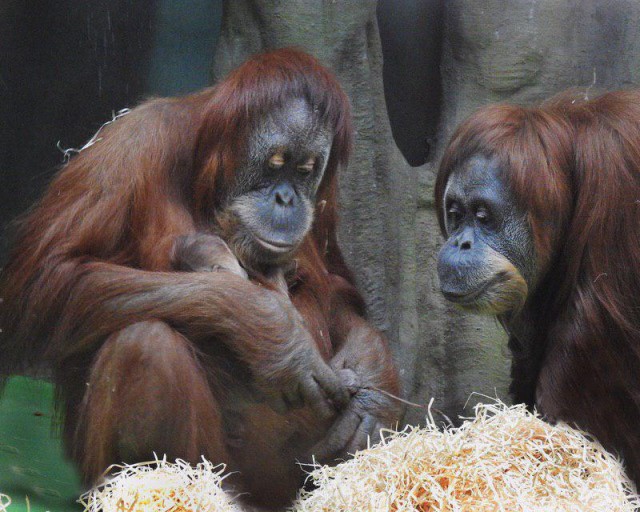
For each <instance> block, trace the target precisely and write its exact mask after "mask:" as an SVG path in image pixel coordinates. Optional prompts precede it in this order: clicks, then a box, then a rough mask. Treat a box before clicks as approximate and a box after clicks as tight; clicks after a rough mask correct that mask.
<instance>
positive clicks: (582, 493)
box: [294, 404, 640, 512]
mask: <svg viewBox="0 0 640 512" xmlns="http://www.w3.org/2000/svg"><path fill="white" fill-rule="evenodd" d="M311 478H312V479H313V481H314V482H315V484H316V485H317V486H318V488H317V489H316V490H314V491H313V492H310V493H303V494H302V495H301V497H300V499H299V500H298V502H297V503H296V504H295V506H294V510H295V511H296V512H310V511H313V512H320V511H327V512H328V511H331V512H334V511H380V512H382V511H384V512H387V511H394V512H396V511H419V512H440V511H442V512H444V511H516V510H519V511H551V510H553V511H576V512H577V511H580V512H585V511H598V512H601V511H604V510H606V511H620V512H622V511H629V512H631V511H633V510H635V508H636V507H638V506H640V499H639V498H638V496H636V495H635V494H634V493H633V489H632V485H631V484H630V483H629V481H628V479H627V478H626V477H625V475H624V472H623V469H622V466H621V464H620V463H619V461H617V460H616V459H615V458H614V457H613V456H611V455H609V454H608V453H606V452H605V451H604V449H603V448H602V447H601V446H600V445H599V444H598V443H596V442H595V441H593V440H591V439H590V438H588V437H586V436H585V435H583V434H582V433H580V432H578V431H576V430H574V429H572V428H570V427H568V426H566V425H562V424H559V425H555V426H553V425H549V424H547V423H545V422H543V421H542V420H540V419H539V418H538V417H536V416H535V415H533V414H530V413H529V412H527V410H526V409H525V408H524V407H523V406H514V407H507V406H505V405H504V404H491V405H484V404H480V405H478V406H476V409H475V418H470V420H469V421H466V422H465V423H464V424H463V425H462V426H461V427H460V428H457V429H454V428H451V429H447V430H445V431H444V432H442V431H440V430H438V428H437V427H436V426H435V422H434V421H433V418H430V420H429V425H428V426H427V427H426V428H412V429H407V430H405V431H404V432H402V433H395V434H391V433H390V434H389V437H387V438H386V439H385V440H384V441H383V443H382V444H380V445H378V446H375V447H373V448H370V449H368V450H364V451H362V452H359V453H357V454H356V456H355V458H354V459H352V460H349V461H347V462H344V463H342V464H340V465H338V466H336V467H326V466H321V467H317V468H316V469H315V470H314V471H313V472H312V473H311Z"/></svg>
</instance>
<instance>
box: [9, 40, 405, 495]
mask: <svg viewBox="0 0 640 512" xmlns="http://www.w3.org/2000/svg"><path fill="white" fill-rule="evenodd" d="M292 97H303V98H307V99H308V100H309V101H310V102H311V103H312V104H313V105H314V106H315V107H316V108H317V111H318V112H320V115H321V116H322V121H323V122H324V123H326V125H327V126H328V127H329V128H330V129H331V130H332V132H333V134H334V139H333V144H332V147H331V153H330V156H329V162H328V165H327V168H326V172H325V175H324V178H323V181H322V183H321V185H320V189H319V190H318V194H317V202H318V205H319V206H318V207H317V208H316V214H315V220H314V224H313V227H312V231H311V232H310V234H309V235H308V236H307V238H306V239H305V241H304V243H303V245H302V247H301V248H300V249H299V251H298V253H297V255H296V259H295V265H293V267H294V271H293V272H289V274H288V283H287V284H288V288H289V296H290V300H291V301H292V303H293V304H294V305H295V307H296V308H297V310H298V311H299V313H300V314H301V315H302V317H303V319H304V323H305V327H306V328H307V330H308V331H309V332H310V334H311V335H312V336H313V338H314V339H315V340H316V342H317V344H318V347H319V348H320V350H321V352H322V353H323V355H324V357H325V359H326V360H329V359H331V358H333V357H337V355H339V354H340V353H346V352H349V351H352V352H353V355H352V356H351V357H352V359H351V360H350V366H353V367H354V369H355V371H356V372H359V371H361V374H360V379H361V382H360V384H361V385H362V386H367V385H369V386H374V385H375V386H377V387H380V388H384V389H387V390H388V391H390V392H392V393H397V392H398V382H397V376H396V373H395V370H394V368H393V364H392V362H391V358H390V355H389V351H388V349H387V346H386V342H385V341H384V339H383V338H382V337H381V335H380V334H378V333H377V332H376V331H375V330H373V329H372V328H370V327H368V326H367V324H366V323H365V322H364V320H363V314H364V308H363V302H362V299H361V298H360V296H359V294H358V292H357V291H356V290H355V288H354V286H353V284H352V282H353V280H352V277H351V274H350V272H349V271H348V269H347V268H346V266H345V264H344V261H343V259H342V256H341V253H340V250H339V248H338V245H337V240H336V222H337V214H336V212H337V203H336V191H337V176H336V171H337V169H338V167H339V166H340V165H344V164H346V162H347V159H348V155H349V151H350V144H351V124H350V113H349V103H348V100H347V98H346V96H345V95H344V93H343V92H342V90H341V89H340V87H339V85H338V83H337V82H336V80H335V78H334V77H333V76H332V75H331V74H330V73H329V72H328V71H327V70H326V69H325V68H323V67H322V66H320V64H319V63H318V62H317V61H316V60H315V59H313V58H312V57H310V56H308V55H306V54H304V53H302V52H299V51H296V50H290V49H285V50H279V51H276V52H271V53H267V54H263V55H260V56H257V57H254V58H253V59H252V60H251V61H249V62H248V63H245V64H244V65H243V66H241V67H240V68H238V69H237V70H235V71H234V72H232V73H231V74H230V75H229V77H228V78H227V79H226V80H224V81H223V82H222V83H221V84H219V85H218V86H216V87H214V88H210V89H207V90H204V91H202V92H200V93H197V94H193V95H191V96H187V97H184V98H177V99H158V100H153V101H149V102H147V103H145V104H143V105H141V106H140V107H138V108H136V109H134V110H133V111H131V113H129V114H128V115H126V116H124V117H123V118H121V119H118V120H117V121H116V122H114V123H112V124H110V125H108V126H106V127H104V129H103V130H102V131H101V132H100V136H99V140H98V142H96V144H95V145H93V146H91V147H89V148H87V149H85V150H83V151H82V152H81V153H80V154H79V155H77V156H76V157H75V158H73V159H72V160H71V162H70V163H69V164H68V165H66V166H65V168H64V169H63V170H62V172H61V173H60V174H59V175H58V176H57V177H56V178H55V179H54V180H53V182H52V183H51V185H50V186H49V188H48V190H47V192H46V194H45V195H44V197H43V198H42V200H41V201H40V202H39V203H38V204H37V205H36V206H35V208H34V209H33V210H32V211H31V212H30V214H29V215H28V216H27V217H26V218H25V219H24V221H23V222H22V224H21V226H20V231H19V236H18V240H17V244H16V245H15V248H14V250H13V253H12V257H11V259H10V263H9V264H8V266H7V267H6V268H5V271H4V273H3V282H2V297H3V299H4V302H3V308H2V316H1V321H2V329H3V331H2V334H1V336H2V338H0V340H1V341H0V351H1V354H2V359H1V360H0V370H1V371H2V373H4V374H10V373H16V372H19V371H22V370H25V369H26V368H29V367H33V366H34V365H42V364H43V363H46V364H49V365H51V367H52V368H53V370H54V380H55V383H56V385H57V389H58V392H59V395H60V400H61V403H62V404H63V405H64V411H65V414H64V416H65V417H64V420H65V422H64V431H65V432H64V434H65V440H66V445H67V448H68V451H69V453H70V455H71V456H72V457H73V458H74V459H75V460H76V461H77V462H78V464H79V466H80V469H81V471H82V474H83V476H84V478H85V480H86V481H87V482H93V481H95V480H96V479H97V478H98V476H99V475H100V473H101V472H102V471H103V470H104V469H105V468H106V467H107V465H109V464H111V463H116V462H121V461H122V460H128V459H129V457H136V456H139V455H140V454H141V453H146V454H147V456H151V452H152V451H154V450H155V451H156V452H158V453H159V454H161V453H164V452H167V454H168V456H169V457H176V456H177V457H182V458H185V459H187V460H190V461H193V462H197V461H198V460H199V458H200V456H202V455H204V456H205V457H207V458H209V459H211V460H213V461H214V462H220V461H224V462H227V463H229V465H230V468H231V469H232V470H239V471H241V472H242V473H241V475H240V477H239V478H237V480H236V484H237V485H239V486H240V489H241V490H242V489H245V490H249V491H251V492H252V493H253V496H254V497H255V499H256V500H258V501H260V502H262V503H266V504H281V503H283V502H285V501H286V500H287V499H289V498H290V497H291V496H292V493H293V492H294V490H295V489H296V487H297V486H298V485H299V483H300V481H301V480H300V478H301V472H300V469H299V468H298V467H297V466H296V464H295V461H296V459H299V458H303V459H304V458H305V457H307V459H308V458H309V457H310V455H311V452H310V450H311V446H312V445H313V444H314V443H316V442H318V441H320V442H321V439H322V438H323V436H324V435H325V433H326V432H327V429H328V428H329V427H330V426H331V421H332V420H331V419H328V420H321V419H318V418H317V417H316V416H315V415H314V414H313V413H312V412H311V411H310V410H309V409H308V408H303V409H300V410H295V411H293V412H289V413H286V414H285V415H279V414H276V413H275V412H273V411H272V410H271V409H269V408H268V407H267V406H266V405H264V404H256V403H254V402H253V401H252V400H251V399H249V398H248V397H247V396H246V393H247V390H246V389H245V386H244V383H245V382H246V381H247V380H249V376H250V374H251V370H252V369H263V370H264V368H269V369H272V370H273V372H274V375H276V374H277V376H278V378H280V379H286V378H287V367H286V364H287V359H286V356H287V354H286V353H283V352H282V351H284V350H285V349H286V344H287V342H288V341H289V338H290V337H291V335H292V332H294V330H295V325H294V324H295V322H294V320H292V316H291V314H289V313H288V308H289V307H290V305H291V303H290V302H289V298H287V297H286V295H283V294H281V293H280V292H278V291H277V290H273V289H272V287H269V286H268V285H267V286H261V285H257V284H255V282H252V281H249V280H245V279H242V278H240V277H238V276H236V275H232V274H230V273H227V272H209V273H205V272H175V271H173V268H172V262H171V257H172V251H173V247H174V243H175V241H176V239H177V238H178V237H180V236H182V235H190V234H195V233H208V232H213V231H215V225H216V211H217V209H218V207H219V206H220V205H221V204H222V202H223V200H224V198H225V194H226V191H227V190H228V189H229V186H230V185H231V184H232V183H233V179H234V171H235V169H236V167H237V165H238V164H239V162H241V160H242V158H243V156H244V150H245V144H246V140H247V136H248V130H249V129H250V127H251V126H252V124H254V123H255V120H256V119H258V118H259V117H260V116H261V115H263V114H265V113H267V112H268V111H270V110H271V109H273V108H274V107H276V106H278V105H280V104H282V102H283V101H284V100H286V99H288V98H292ZM254 277H255V278H257V279H258V280H260V276H254ZM219 340H223V341H224V343H220V342H219ZM279 347H283V348H282V349H281V352H278V348H279ZM86 383H90V385H89V386H87V384H86ZM365 392H366V393H372V392H371V391H365ZM356 396H357V395H356ZM372 408H373V409H375V405H373V406H372ZM379 408H380V410H384V411H386V412H384V411H383V412H380V414H381V417H384V418H385V419H386V420H388V423H391V422H393V421H395V419H396V417H397V408H396V407H395V406H389V405H386V406H385V407H383V406H380V407H379ZM236 409H239V410H236ZM239 417H241V418H243V419H242V420H241V421H239V420H237V418H239ZM225 422H226V425H227V426H226V427H225ZM225 428H226V429H227V431H231V432H235V433H237V435H238V437H239V438H238V439H235V438H234V439H231V440H230V439H229V438H228V436H227V435H225V433H224V432H225Z"/></svg>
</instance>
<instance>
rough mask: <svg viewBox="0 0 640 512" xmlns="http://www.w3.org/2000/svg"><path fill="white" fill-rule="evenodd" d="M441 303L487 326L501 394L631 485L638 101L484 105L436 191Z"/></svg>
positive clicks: (638, 420)
mask: <svg viewBox="0 0 640 512" xmlns="http://www.w3.org/2000/svg"><path fill="white" fill-rule="evenodd" d="M436 201H437V207H438V214H439V216H440V226H441V228H442V231H443V233H444V234H445V235H446V236H447V237H448V240H447V242H446V244H445V245H444V247H443V248H442V250H441V252H440V256H439V261H438V273H439V277H440V284H441V289H442V292H443V293H444V295H445V297H447V298H448V299H449V300H451V301H453V302H455V303H457V304H459V305H461V306H462V307H463V308H466V309H470V310H475V311H481V312H486V313H490V314H494V315H497V316H498V318H499V319H500V321H501V322H502V324H503V325H504V326H505V328H506V330H507V331H508V332H509V335H510V340H509V346H510V348H511V351H512V353H513V367H512V378H513V383H512V387H511V391H512V393H513V395H514V398H515V400H517V401H519V402H526V403H528V404H530V405H534V404H535V405H536V406H537V408H538V409H539V410H540V411H541V412H542V413H543V414H544V415H546V416H547V417H548V418H549V419H551V420H563V421H566V422H569V423H571V424H576V425H577V426H579V427H581V428H583V429H585V430H587V431H589V432H591V433H592V434H594V435H595V436H596V437H597V438H598V440H600V441H601V442H602V443H603V444H604V445H605V446H606V447H607V448H609V449H611V450H615V451H617V452H618V453H620V454H621V455H622V456H623V458H624V461H625V463H626V467H627V469H628V472H629V474H630V476H631V477H632V478H633V479H634V480H635V481H636V483H640V250H639V249H640V92H638V91H627V92H615V93H609V94H605V95H603V96H601V97H599V98H597V99H594V100H591V101H585V100H583V99H579V98H577V97H575V96H573V95H572V94H570V93H569V94H564V95H561V96H559V97H557V98H555V99H552V100H551V101H549V102H547V103H546V104H543V106H541V107H540V108H522V107H516V106H509V105H497V106H489V107H486V108H483V109H481V110H479V111H478V112H476V113H475V114H473V115H472V116H471V117H470V118H469V119H468V120H467V121H465V122H464V123H463V124H462V125H461V126H460V127H459V128H458V130H457V131H456V133H455V134H454V135H453V138H452V140H451V142H450V143H449V146H448V148H447V150H446V153H445V155H444V158H443V160H442V163H441V166H440V171H439V174H438V178H437V183H436Z"/></svg>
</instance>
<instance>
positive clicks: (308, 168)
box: [298, 156, 316, 174]
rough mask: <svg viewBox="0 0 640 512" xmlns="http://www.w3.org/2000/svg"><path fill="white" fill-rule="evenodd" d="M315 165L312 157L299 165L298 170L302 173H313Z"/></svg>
mask: <svg viewBox="0 0 640 512" xmlns="http://www.w3.org/2000/svg"><path fill="white" fill-rule="evenodd" d="M315 165H316V159H315V157H313V156H312V157H310V158H309V159H307V161H306V162H305V163H304V164H302V165H299V166H298V170H299V171H300V172H302V173H305V174H309V173H310V172H312V171H313V169H314V167H315Z"/></svg>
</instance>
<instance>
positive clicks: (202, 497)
mask: <svg viewBox="0 0 640 512" xmlns="http://www.w3.org/2000/svg"><path fill="white" fill-rule="evenodd" d="M116 468H117V469H118V471H117V473H116V474H115V475H114V476H113V477H111V476H110V477H109V478H108V480H107V481H106V482H105V483H104V484H102V485H100V486H98V487H96V488H94V489H93V490H91V491H89V492H87V493H86V494H84V495H83V496H82V497H81V498H80V500H79V503H80V504H81V505H83V506H84V507H85V509H84V510H85V512H156V511H157V512H238V511H240V510H241V508H240V507H239V506H238V505H237V504H236V503H234V500H233V497H232V496H231V495H229V494H227V493H226V492H225V491H224V490H223V489H222V487H221V483H222V481H223V479H224V478H225V477H224V476H223V472H224V470H225V466H224V465H218V466H214V465H213V464H211V463H210V462H208V461H206V460H204V459H203V462H201V463H200V464H197V465H196V466H195V467H194V466H191V465H190V464H189V463H187V462H185V461H183V460H176V462H175V463H170V462H167V461H166V459H156V460H155V461H152V462H145V463H140V464H132V465H122V466H112V467H111V468H109V470H107V473H109V474H110V473H111V471H113V470H114V469H116Z"/></svg>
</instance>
